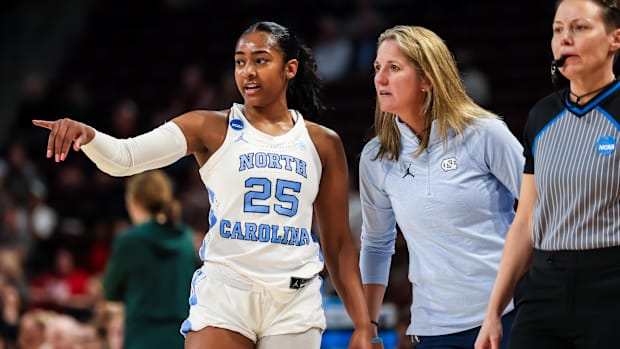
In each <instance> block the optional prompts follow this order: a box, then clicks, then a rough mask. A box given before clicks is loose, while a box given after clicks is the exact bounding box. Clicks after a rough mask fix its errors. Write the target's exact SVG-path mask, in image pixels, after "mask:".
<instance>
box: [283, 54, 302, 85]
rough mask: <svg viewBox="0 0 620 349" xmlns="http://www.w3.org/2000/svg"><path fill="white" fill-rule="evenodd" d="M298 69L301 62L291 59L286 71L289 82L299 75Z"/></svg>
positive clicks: (287, 63)
mask: <svg viewBox="0 0 620 349" xmlns="http://www.w3.org/2000/svg"><path fill="white" fill-rule="evenodd" d="M298 67H299V61H298V60H296V59H291V60H289V61H288V62H286V65H285V67H284V69H285V73H286V78H287V79H288V80H291V79H292V78H294V77H295V75H297V68H298Z"/></svg>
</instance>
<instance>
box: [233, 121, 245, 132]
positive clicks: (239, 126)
mask: <svg viewBox="0 0 620 349" xmlns="http://www.w3.org/2000/svg"><path fill="white" fill-rule="evenodd" d="M230 127H232V129H233V130H237V131H241V130H243V121H241V120H239V119H232V120H230Z"/></svg>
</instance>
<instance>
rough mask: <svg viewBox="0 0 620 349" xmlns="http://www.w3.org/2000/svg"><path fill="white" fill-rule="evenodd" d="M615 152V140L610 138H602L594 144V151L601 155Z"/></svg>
mask: <svg viewBox="0 0 620 349" xmlns="http://www.w3.org/2000/svg"><path fill="white" fill-rule="evenodd" d="M615 150H616V140H615V139H614V137H612V136H602V137H601V138H599V139H598V142H596V151H597V152H598V153H599V154H601V155H609V154H611V153H613V152H614V151H615Z"/></svg>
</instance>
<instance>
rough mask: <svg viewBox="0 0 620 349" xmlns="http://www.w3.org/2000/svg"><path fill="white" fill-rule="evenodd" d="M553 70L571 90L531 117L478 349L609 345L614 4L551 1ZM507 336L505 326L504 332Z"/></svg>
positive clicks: (616, 195) (619, 259) (615, 217)
mask: <svg viewBox="0 0 620 349" xmlns="http://www.w3.org/2000/svg"><path fill="white" fill-rule="evenodd" d="M552 29H553V36H552V39H551V51H552V52H553V57H554V59H555V60H557V61H563V62H562V63H559V62H557V61H556V62H555V63H553V64H552V66H553V69H555V70H558V69H559V73H561V74H562V75H563V76H564V77H566V78H567V79H568V80H569V81H570V84H569V86H568V88H563V89H561V90H559V91H556V92H555V93H552V94H550V95H548V96H546V97H545V98H543V99H542V100H540V101H539V102H537V103H536V104H535V105H534V107H533V108H532V109H531V110H530V113H529V116H528V120H527V122H526V126H525V131H524V145H525V157H526V162H525V169H524V173H523V187H522V189H521V200H520V201H519V207H518V209H517V215H516V217H515V220H514V223H513V224H512V225H511V227H510V232H509V233H508V238H507V240H506V246H505V248H504V255H503V257H502V264H501V267H500V269H499V273H498V276H497V281H496V283H495V287H494V288H493V293H492V295H491V297H490V300H489V305H488V310H487V317H486V319H485V321H484V325H483V326H482V330H481V331H480V335H479V338H478V340H477V342H476V348H478V349H484V348H495V347H496V345H497V342H498V341H499V339H500V338H501V336H502V325H501V324H500V322H499V320H498V314H501V313H502V312H503V311H504V309H505V308H506V304H508V301H509V300H510V298H512V297H513V295H514V299H515V302H516V306H517V314H516V317H515V320H514V326H513V328H512V336H511V338H512V339H511V343H510V347H511V348H513V349H522V348H527V349H537V348H558V349H563V348H566V349H568V348H617V347H618V329H620V326H618V322H617V318H618V314H620V302H618V294H620V274H619V273H618V270H619V268H620V234H619V232H620V176H618V173H620V152H619V151H618V140H620V128H619V127H618V125H619V123H620V109H618V107H619V106H620V82H618V79H617V78H616V76H615V74H614V69H613V67H614V61H615V60H616V58H617V57H618V50H619V49H620V1H618V0H559V1H557V2H556V11H555V17H554V19H553V23H552ZM503 331H504V332H505V331H506V327H503Z"/></svg>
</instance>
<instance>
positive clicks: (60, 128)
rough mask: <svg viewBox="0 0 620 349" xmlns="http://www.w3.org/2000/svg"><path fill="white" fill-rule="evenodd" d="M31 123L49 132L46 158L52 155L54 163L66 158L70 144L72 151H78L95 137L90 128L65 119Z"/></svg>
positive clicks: (33, 121)
mask: <svg viewBox="0 0 620 349" xmlns="http://www.w3.org/2000/svg"><path fill="white" fill-rule="evenodd" d="M32 123H33V124H34V125H35V126H39V127H43V128H46V129H48V130H50V135H49V138H48V140H47V153H46V157H47V158H51V157H52V155H54V160H55V161H56V162H60V161H64V160H65V159H66V158H67V154H68V153H69V147H71V143H73V150H75V151H79V150H80V147H81V146H82V145H84V144H87V143H89V142H90V141H91V140H92V139H93V138H94V137H95V130H94V129H93V128H92V127H90V126H88V125H86V124H83V123H81V122H77V121H75V120H71V119H67V118H65V119H59V120H56V121H47V120H32Z"/></svg>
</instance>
